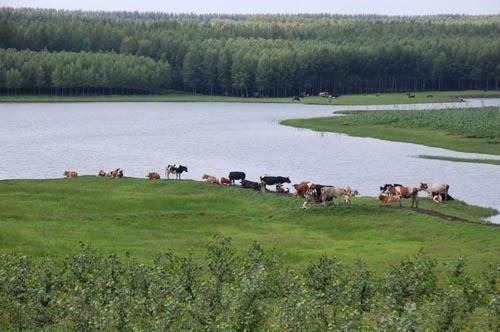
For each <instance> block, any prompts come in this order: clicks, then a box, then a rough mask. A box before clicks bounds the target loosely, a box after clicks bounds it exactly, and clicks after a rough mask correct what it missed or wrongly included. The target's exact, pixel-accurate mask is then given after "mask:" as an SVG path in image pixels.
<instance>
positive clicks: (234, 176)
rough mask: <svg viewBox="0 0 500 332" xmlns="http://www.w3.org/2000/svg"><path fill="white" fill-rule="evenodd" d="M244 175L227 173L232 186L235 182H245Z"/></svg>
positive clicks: (241, 173) (242, 173)
mask: <svg viewBox="0 0 500 332" xmlns="http://www.w3.org/2000/svg"><path fill="white" fill-rule="evenodd" d="M245 177H246V175H245V173H244V172H229V176H228V178H229V180H230V181H231V183H233V184H234V181H236V180H245Z"/></svg>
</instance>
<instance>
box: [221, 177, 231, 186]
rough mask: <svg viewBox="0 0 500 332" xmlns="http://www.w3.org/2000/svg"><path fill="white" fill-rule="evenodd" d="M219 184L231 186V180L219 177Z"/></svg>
mask: <svg viewBox="0 0 500 332" xmlns="http://www.w3.org/2000/svg"><path fill="white" fill-rule="evenodd" d="M219 184H224V185H230V184H231V180H229V179H228V178H225V177H223V176H221V177H220V178H219Z"/></svg>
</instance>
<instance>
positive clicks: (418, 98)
mask: <svg viewBox="0 0 500 332" xmlns="http://www.w3.org/2000/svg"><path fill="white" fill-rule="evenodd" d="M429 96H432V97H429ZM481 97H482V98H489V97H500V92H496V91H431V92H418V93H415V98H408V96H407V95H406V93H382V94H378V95H377V94H362V95H343V96H340V97H339V98H334V99H330V98H324V97H317V96H312V97H305V98H302V100H301V101H300V102H301V103H304V104H313V105H389V104H414V103H442V102H457V101H460V100H461V98H481ZM1 102H4V103H18V102H19V103H24V102H25V103H45V102H47V103H50V102H54V103H55V102H57V103H64V102H68V103H71V102H73V103H81V102H226V103H233V102H234V103H293V102H294V101H293V100H292V98H255V97H251V98H244V97H224V96H205V95H189V94H182V93H172V94H167V95H152V96H123V95H111V96H44V95H41V96H37V95H32V96H24V95H22V96H0V103H1ZM295 103H298V102H297V101H295Z"/></svg>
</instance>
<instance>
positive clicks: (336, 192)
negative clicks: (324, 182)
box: [321, 187, 344, 206]
mask: <svg viewBox="0 0 500 332" xmlns="http://www.w3.org/2000/svg"><path fill="white" fill-rule="evenodd" d="M342 195H344V189H342V188H338V187H323V188H321V201H322V202H323V205H326V201H328V200H330V199H332V200H333V203H334V204H335V205H337V206H338V205H339V197H340V196H342Z"/></svg>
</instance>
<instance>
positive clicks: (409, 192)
mask: <svg viewBox="0 0 500 332" xmlns="http://www.w3.org/2000/svg"><path fill="white" fill-rule="evenodd" d="M380 189H381V190H382V194H385V195H388V196H399V197H400V198H411V207H413V205H415V207H416V208H418V188H415V187H405V186H402V185H400V184H394V185H390V184H386V185H384V186H383V187H380ZM400 205H401V204H400Z"/></svg>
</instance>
